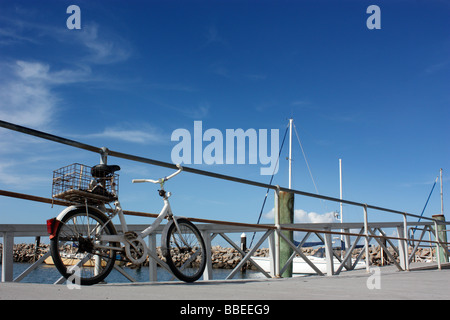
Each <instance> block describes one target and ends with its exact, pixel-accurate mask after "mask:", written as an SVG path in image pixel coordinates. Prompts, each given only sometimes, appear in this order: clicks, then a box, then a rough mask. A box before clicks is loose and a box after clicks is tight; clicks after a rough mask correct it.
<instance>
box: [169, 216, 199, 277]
mask: <svg viewBox="0 0 450 320" xmlns="http://www.w3.org/2000/svg"><path fill="white" fill-rule="evenodd" d="M177 224H178V227H179V229H180V232H181V233H182V235H183V238H184V239H185V242H186V243H187V245H188V246H186V244H185V243H183V241H182V240H181V239H180V235H179V232H178V229H177V225H176V224H175V222H174V221H173V220H172V221H170V222H169V223H168V224H167V226H166V227H165V228H164V230H163V233H162V237H161V246H162V253H163V256H164V257H165V258H166V263H167V264H168V266H169V268H170V270H172V272H173V274H174V275H175V276H176V277H177V278H178V279H180V280H182V281H185V282H194V281H196V280H198V279H199V278H200V277H201V276H202V274H203V271H204V270H205V267H206V249H205V242H204V240H203V237H202V236H201V234H200V231H199V230H198V229H197V227H196V226H195V225H194V224H192V223H191V222H190V221H189V220H187V219H184V218H179V219H177Z"/></svg>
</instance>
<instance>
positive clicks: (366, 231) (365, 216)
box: [363, 204, 370, 272]
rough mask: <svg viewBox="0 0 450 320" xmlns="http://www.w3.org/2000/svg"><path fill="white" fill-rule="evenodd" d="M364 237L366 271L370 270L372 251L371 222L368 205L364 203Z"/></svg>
mask: <svg viewBox="0 0 450 320" xmlns="http://www.w3.org/2000/svg"><path fill="white" fill-rule="evenodd" d="M363 208H364V238H365V249H366V271H367V272H370V270H369V269H370V268H369V265H370V252H369V223H368V217H367V205H366V204H365V205H364V207H363Z"/></svg>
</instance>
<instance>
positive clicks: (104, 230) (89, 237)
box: [47, 164, 206, 285]
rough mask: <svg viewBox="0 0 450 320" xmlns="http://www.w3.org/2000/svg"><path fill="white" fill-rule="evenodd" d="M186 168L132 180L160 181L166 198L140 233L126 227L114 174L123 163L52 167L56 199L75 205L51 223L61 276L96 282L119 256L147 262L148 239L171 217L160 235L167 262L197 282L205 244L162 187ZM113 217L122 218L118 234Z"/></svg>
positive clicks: (184, 277) (55, 259)
mask: <svg viewBox="0 0 450 320" xmlns="http://www.w3.org/2000/svg"><path fill="white" fill-rule="evenodd" d="M182 169H183V168H182V167H181V166H178V171H176V172H175V173H173V174H171V175H169V176H168V177H165V178H161V179H158V180H152V179H134V180H133V181H132V182H133V183H139V182H151V183H155V184H159V185H160V189H159V190H158V191H159V195H160V196H161V197H162V198H163V201H164V206H163V208H162V210H161V212H160V214H159V215H158V217H157V218H156V220H155V221H154V222H153V223H152V224H151V225H150V226H148V227H147V228H146V229H145V230H143V231H142V232H140V233H136V232H134V231H130V230H128V227H127V223H126V221H125V217H124V213H123V211H122V207H121V205H120V202H119V200H118V196H117V193H118V176H117V174H115V172H116V171H118V170H120V167H119V166H115V165H106V164H100V165H96V166H94V167H92V168H90V167H87V166H84V165H81V164H72V165H70V166H67V167H63V168H61V169H58V170H56V171H54V173H53V192H52V193H53V197H55V198H59V199H64V200H66V201H71V202H75V203H76V204H74V205H72V206H70V207H67V208H66V209H65V210H63V211H62V212H61V213H60V214H59V215H58V216H57V217H56V218H53V219H50V220H48V221H47V229H48V232H49V234H50V242H51V246H50V248H51V254H52V259H53V262H54V264H55V266H56V268H57V269H58V271H59V272H60V273H61V275H62V276H63V277H65V278H66V279H67V280H68V281H72V282H74V283H78V284H81V285H93V284H96V283H98V282H100V281H103V280H104V279H105V278H106V277H107V276H108V274H109V273H110V272H111V270H112V269H113V267H114V264H115V263H116V259H117V260H119V259H120V260H122V261H129V262H132V263H133V264H136V265H140V264H142V263H144V262H145V261H146V259H147V256H149V254H150V256H151V257H155V253H153V252H150V249H149V248H148V247H147V245H146V243H145V241H144V238H145V237H146V236H148V235H149V234H151V233H153V232H154V231H155V230H156V228H157V227H158V226H159V225H160V224H161V222H162V220H163V219H167V220H168V223H167V224H166V225H165V227H164V229H163V232H162V236H161V251H162V254H163V256H164V257H165V260H166V263H167V265H168V266H169V268H170V270H171V271H172V272H173V274H174V275H175V276H176V277H177V278H178V279H180V280H182V281H185V282H193V281H196V280H198V279H199V278H200V277H201V275H202V274H203V271H204V269H205V266H206V250H205V243H204V241H203V238H202V236H201V234H200V232H199V230H198V229H197V227H196V226H195V225H194V224H192V223H191V222H190V221H189V220H187V219H185V218H181V217H176V216H174V215H173V213H172V210H171V208H170V204H169V197H170V196H171V194H170V192H167V191H166V190H164V183H165V182H167V181H168V180H170V179H172V178H173V177H175V176H176V175H177V174H179V173H180V172H181V171H182ZM111 202H114V205H113V206H111V205H109V207H110V209H109V210H107V209H106V206H105V205H107V204H109V203H111ZM115 216H118V217H119V220H120V224H121V227H122V231H121V232H120V233H118V232H117V231H116V228H115V226H114V224H113V222H112V219H113V218H114V217H115ZM149 258H150V257H149ZM156 258H157V257H156ZM73 266H76V267H77V268H76V269H77V272H75V271H74V270H75V268H74V267H73Z"/></svg>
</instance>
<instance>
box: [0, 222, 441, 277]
mask: <svg viewBox="0 0 450 320" xmlns="http://www.w3.org/2000/svg"><path fill="white" fill-rule="evenodd" d="M190 220H193V221H196V222H199V220H204V219H194V218H190ZM203 222H204V221H203ZM418 225H420V226H423V227H424V230H426V231H427V232H429V233H430V234H432V235H433V236H434V235H435V233H434V230H433V228H432V227H433V224H432V223H430V222H418V223H417V222H416V223H409V224H408V226H414V227H416V226H418ZM197 226H198V228H199V230H200V231H201V233H202V236H203V237H204V240H205V245H206V248H207V250H208V251H207V252H211V247H212V241H213V240H214V239H215V238H216V237H217V236H220V237H222V238H223V239H225V240H226V241H227V242H228V243H229V244H230V245H231V246H232V247H233V248H234V249H236V250H237V251H238V252H239V253H240V254H241V261H240V262H239V263H238V264H237V265H236V266H235V267H234V268H233V269H232V270H230V272H229V274H228V276H227V277H226V279H227V280H228V279H232V278H234V277H235V276H236V274H237V273H238V272H240V270H241V268H242V267H243V266H244V265H246V264H247V262H250V263H251V264H252V265H253V266H255V268H256V269H257V271H259V272H260V273H261V274H262V275H263V276H265V277H267V278H272V277H277V276H278V275H279V274H282V273H283V272H284V270H285V269H286V268H287V267H288V265H289V263H291V262H292V260H293V259H294V258H295V257H296V256H298V257H300V258H301V259H302V260H303V261H304V263H306V264H308V265H309V266H310V268H311V269H313V270H314V272H315V273H316V274H318V275H321V276H323V275H325V274H326V275H328V276H332V275H338V274H340V273H341V272H342V271H343V270H344V269H345V270H353V269H354V268H355V266H356V265H357V264H358V262H359V261H360V259H362V258H363V256H364V254H365V253H366V252H365V251H364V250H361V251H360V252H359V254H358V252H357V257H356V258H354V256H355V253H354V251H355V250H356V247H357V246H358V245H359V242H360V241H361V240H362V239H365V226H364V223H343V224H341V223H320V224H314V223H310V224H292V225H282V226H281V227H280V228H277V227H275V226H274V225H265V226H262V225H249V224H241V223H236V222H226V221H216V222H215V223H199V224H197ZM128 227H129V229H130V230H133V231H137V232H139V231H142V230H143V229H144V228H145V227H146V225H129V226H128ZM163 227H164V226H163V225H161V226H160V227H159V228H158V229H157V230H156V232H155V233H154V234H151V235H150V236H149V237H148V240H147V241H148V246H149V249H150V250H152V251H153V252H154V253H156V249H157V248H156V244H157V240H156V236H157V235H158V234H160V233H161V232H162V230H163ZM118 228H119V230H118V231H120V226H118ZM389 228H390V229H395V230H397V232H401V230H403V228H404V226H403V223H402V222H373V223H370V224H368V230H369V234H370V236H369V242H370V241H371V240H372V239H374V240H375V241H376V242H377V243H378V244H379V246H380V247H381V248H382V249H383V251H384V252H385V253H386V254H387V256H388V259H389V260H390V262H391V263H392V264H394V265H395V266H396V267H397V268H398V270H400V271H405V270H409V262H410V261H411V260H412V259H413V257H414V255H415V252H416V250H417V246H416V247H415V248H414V249H413V250H411V252H410V253H408V251H407V250H404V249H405V248H404V247H403V246H402V243H403V242H404V241H405V240H407V239H406V238H400V237H389V236H386V229H389ZM342 229H343V230H344V232H337V231H334V230H342ZM282 230H292V231H301V232H304V233H305V235H304V237H303V239H302V240H301V241H300V243H299V244H297V245H296V244H294V243H293V242H291V241H290V240H289V239H288V238H286V236H284V235H283V233H281V231H282ZM351 230H357V231H356V232H350V231H351ZM242 232H248V233H251V232H261V233H263V234H262V236H261V237H260V238H259V241H258V242H257V243H256V244H255V246H253V247H252V248H250V249H249V250H247V251H243V250H242V249H241V248H240V247H239V246H238V245H237V244H235V243H234V242H233V241H232V240H231V239H230V237H229V235H228V234H230V233H242ZM377 232H379V234H380V235H376V233H377ZM424 233H425V231H423V234H424ZM0 234H1V235H2V236H3V250H2V280H1V281H2V282H10V281H14V282H20V281H22V280H23V279H24V278H25V277H27V276H28V275H29V274H31V273H32V272H33V271H34V270H35V269H36V268H37V267H39V265H41V264H42V263H44V260H45V259H46V258H47V257H49V256H50V251H48V252H46V253H44V254H43V255H41V256H40V257H39V259H38V260H37V261H36V262H34V263H33V264H30V266H29V267H28V268H27V269H26V270H25V271H24V272H22V273H21V274H20V275H18V276H17V277H15V278H14V277H13V245H14V242H15V238H17V237H42V236H47V229H46V225H32V224H30V225H25V224H14V225H6V224H0ZM333 234H337V235H344V236H345V237H346V240H345V242H346V248H347V250H345V254H344V255H340V254H339V253H337V252H336V250H334V248H333V244H332V243H333V241H332V239H331V235H333ZM423 234H422V235H421V236H420V239H418V240H415V241H416V242H417V243H418V244H419V243H422V242H425V243H436V241H426V240H423V239H422V238H423ZM312 235H315V236H317V237H318V238H319V239H321V240H322V241H323V242H324V244H325V257H326V272H324V271H323V270H321V269H319V267H318V266H317V265H315V263H314V262H313V261H311V260H312V259H311V257H310V256H307V255H305V253H304V252H303V251H302V250H301V249H302V247H303V245H304V244H305V242H306V241H307V240H308V238H310V237H311V236H312ZM275 236H280V237H282V238H283V239H284V241H286V242H287V243H288V244H289V245H290V246H291V248H292V250H293V254H292V256H291V258H290V259H289V260H288V261H287V262H286V264H285V265H284V266H280V270H279V271H277V270H276V261H275V257H276V254H275V247H274V238H275ZM351 237H353V239H351ZM266 240H268V244H269V257H267V260H268V262H269V263H270V265H271V267H270V270H265V269H264V268H263V267H261V266H259V265H258V262H257V261H256V262H255V261H254V260H253V259H252V258H253V257H254V253H255V252H256V250H257V249H259V248H260V247H261V245H262V244H263V243H265V241H266ZM383 240H385V241H386V243H384V242H383ZM392 240H397V241H398V245H397V246H395V244H394V243H393V242H392ZM389 245H390V248H391V250H389ZM391 252H392V253H391ZM367 257H369V259H367ZM370 257H371V256H370V255H369V256H366V257H365V258H364V260H365V265H366V268H368V267H369V265H370ZM148 262H149V266H148V268H149V281H158V278H157V267H158V266H157V264H158V262H157V261H156V260H154V259H150V258H149V261H148ZM212 268H213V264H212V258H211V255H208V256H207V267H206V269H205V272H204V274H203V280H212V279H213V272H212ZM115 269H116V270H117V271H119V272H120V273H121V274H122V275H123V276H125V277H126V278H127V279H128V280H129V281H132V282H134V281H136V280H135V279H133V278H132V277H131V276H130V275H129V274H128V273H127V272H125V271H124V269H123V268H122V267H119V266H115ZM64 281H65V279H64V278H62V277H60V278H58V279H55V284H61V283H63V282H64Z"/></svg>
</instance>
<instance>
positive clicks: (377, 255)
mask: <svg viewBox="0 0 450 320" xmlns="http://www.w3.org/2000/svg"><path fill="white" fill-rule="evenodd" d="M2 250H3V245H2V244H1V243H0V254H1V253H2ZM13 250H14V252H13V259H14V262H21V263H33V262H35V261H36V260H37V259H39V257H40V256H41V255H43V254H44V253H46V252H48V251H49V250H50V245H48V244H40V245H39V246H38V248H37V249H36V247H35V245H34V244H26V243H20V244H15V245H14V248H13ZM361 250H364V249H355V250H354V251H353V253H352V258H353V259H355V258H357V256H358V255H359V254H360V252H361ZM388 250H389V252H390V254H391V255H392V256H393V257H394V258H395V259H397V260H398V254H397V252H396V251H395V250H394V248H392V247H389V248H388ZM411 250H412V248H411V247H410V248H409V253H411ZM302 252H303V253H304V254H305V255H307V256H308V255H316V256H320V255H321V253H322V252H323V249H322V248H302ZM369 252H370V260H371V262H372V264H373V265H377V266H379V265H382V261H383V260H384V264H385V265H386V264H392V262H391V261H390V259H389V258H388V257H387V256H386V254H384V255H385V257H384V259H382V254H383V253H382V250H381V248H380V246H372V247H371V248H370V251H369ZM157 254H158V256H159V258H160V259H162V260H163V261H164V260H165V258H164V257H163V256H162V254H161V248H160V247H158V248H157ZM336 254H337V255H338V256H340V252H339V250H338V251H337V252H336ZM254 256H257V257H268V256H269V249H268V248H261V249H258V250H256V252H255V254H254ZM433 257H436V250H435V249H432V250H430V249H429V248H419V249H418V250H417V251H416V253H415V261H417V262H427V261H429V260H430V259H432V258H433ZM364 258H365V252H363V254H362V257H361V259H364ZM175 259H176V260H177V261H179V262H180V263H182V262H183V261H184V260H185V258H184V257H183V255H182V254H181V253H180V254H178V255H176V256H175ZM241 260H242V256H241V254H240V253H239V251H238V250H236V249H234V248H225V247H221V246H213V247H212V248H211V261H212V267H213V268H217V269H233V268H235V267H236V266H237V265H238V264H239V262H241ZM0 261H1V259H0ZM146 265H148V260H147V261H146V262H145V263H144V266H146ZM130 266H131V265H130ZM245 267H246V268H248V269H253V270H255V267H254V266H253V265H252V264H251V263H250V262H248V261H247V265H246V266H245Z"/></svg>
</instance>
